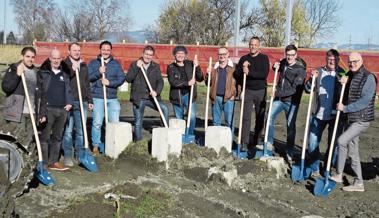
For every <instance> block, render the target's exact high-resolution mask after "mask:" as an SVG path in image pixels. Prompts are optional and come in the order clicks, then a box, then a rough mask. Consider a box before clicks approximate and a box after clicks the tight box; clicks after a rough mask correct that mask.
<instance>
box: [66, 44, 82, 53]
mask: <svg viewBox="0 0 379 218" xmlns="http://www.w3.org/2000/svg"><path fill="white" fill-rule="evenodd" d="M73 45H77V46H79V47H80V44H79V42H72V43H70V44H69V45H68V50H69V51H70V50H71V47H72V46H73Z"/></svg>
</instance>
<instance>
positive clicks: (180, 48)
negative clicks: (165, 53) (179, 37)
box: [172, 45, 188, 56]
mask: <svg viewBox="0 0 379 218" xmlns="http://www.w3.org/2000/svg"><path fill="white" fill-rule="evenodd" d="M180 51H182V52H184V54H188V51H187V48H186V47H184V46H183V45H177V46H176V47H175V48H174V50H172V55H174V56H175V55H176V53H178V52H180Z"/></svg>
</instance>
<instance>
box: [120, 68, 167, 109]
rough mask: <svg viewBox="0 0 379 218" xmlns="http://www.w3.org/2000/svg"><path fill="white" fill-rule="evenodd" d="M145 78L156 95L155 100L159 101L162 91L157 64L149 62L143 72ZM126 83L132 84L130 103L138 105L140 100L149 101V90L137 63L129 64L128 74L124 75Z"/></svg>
mask: <svg viewBox="0 0 379 218" xmlns="http://www.w3.org/2000/svg"><path fill="white" fill-rule="evenodd" d="M145 73H146V76H147V78H148V79H149V82H150V84H151V87H152V89H153V90H154V91H155V92H156V93H157V99H158V100H160V94H161V92H162V89H163V85H164V82H163V78H162V73H161V70H160V68H159V64H157V63H155V62H153V61H152V62H150V65H149V67H148V68H147V70H145ZM126 81H128V82H129V83H131V84H132V87H131V94H130V101H131V102H133V104H135V105H139V103H140V101H141V99H149V98H151V96H150V90H149V87H148V86H147V83H146V80H145V77H144V76H143V74H142V70H141V69H140V68H139V67H138V66H137V61H134V62H132V63H131V64H130V67H129V69H128V73H127V74H126Z"/></svg>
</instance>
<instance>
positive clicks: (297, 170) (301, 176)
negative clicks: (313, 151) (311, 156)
mask: <svg viewBox="0 0 379 218" xmlns="http://www.w3.org/2000/svg"><path fill="white" fill-rule="evenodd" d="M311 173H312V169H311V168H309V167H301V166H297V165H293V166H292V171H291V179H292V181H294V182H300V181H303V180H307V179H308V178H309V177H310V176H311Z"/></svg>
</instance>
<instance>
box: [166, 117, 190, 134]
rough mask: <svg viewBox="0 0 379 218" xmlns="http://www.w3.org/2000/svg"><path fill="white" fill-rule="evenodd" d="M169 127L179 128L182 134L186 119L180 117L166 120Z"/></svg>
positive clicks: (184, 130)
mask: <svg viewBox="0 0 379 218" xmlns="http://www.w3.org/2000/svg"><path fill="white" fill-rule="evenodd" d="M168 123H169V124H168V125H169V127H170V128H177V129H180V130H181V132H182V134H184V133H185V132H186V121H185V120H182V119H170V120H169V121H168Z"/></svg>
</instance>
